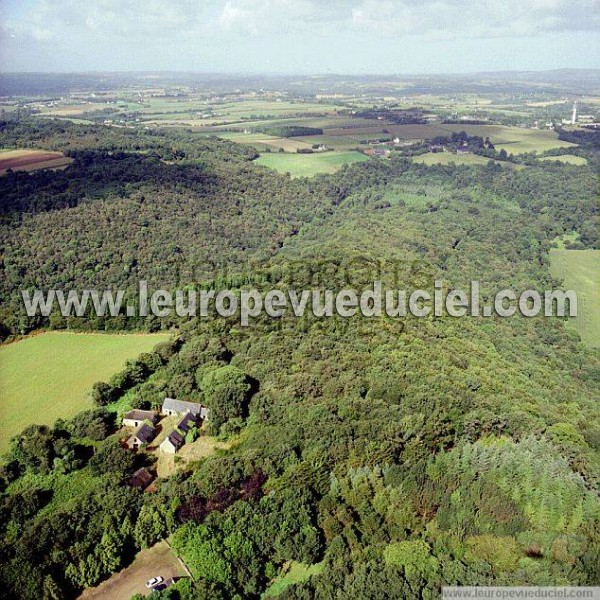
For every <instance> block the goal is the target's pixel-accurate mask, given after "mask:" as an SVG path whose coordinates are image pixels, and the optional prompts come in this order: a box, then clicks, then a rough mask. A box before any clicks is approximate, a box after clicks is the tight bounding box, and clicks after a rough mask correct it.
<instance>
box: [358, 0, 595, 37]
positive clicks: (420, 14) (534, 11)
mask: <svg viewBox="0 0 600 600" xmlns="http://www.w3.org/2000/svg"><path fill="white" fill-rule="evenodd" d="M599 9H600V3H599V1H598V0H503V2H498V1H497V0H462V1H461V2H460V3H456V2H453V1H451V0H422V1H416V0H361V1H360V2H357V3H356V4H355V5H354V6H353V8H352V24H353V27H354V29H355V30H358V31H364V32H369V33H374V32H379V33H380V35H388V36H393V35H422V36H425V37H429V38H452V37H459V36H469V37H472V38H479V37H490V36H491V37H512V36H531V35H539V34H542V33H547V32H558V31H584V30H588V31H589V30H600V10H599Z"/></svg>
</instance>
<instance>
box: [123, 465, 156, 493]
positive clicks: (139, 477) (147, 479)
mask: <svg viewBox="0 0 600 600" xmlns="http://www.w3.org/2000/svg"><path fill="white" fill-rule="evenodd" d="M153 481H154V475H153V474H152V473H150V471H148V469H146V468H145V467H142V468H141V469H138V470H137V471H136V472H135V473H134V474H133V475H132V476H131V477H130V478H129V479H128V480H127V485H128V486H130V487H133V488H137V489H139V490H144V489H146V488H147V487H148V486H149V485H150V484H151V483H152V482H153Z"/></svg>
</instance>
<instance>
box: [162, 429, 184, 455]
mask: <svg viewBox="0 0 600 600" xmlns="http://www.w3.org/2000/svg"><path fill="white" fill-rule="evenodd" d="M184 444H185V438H184V437H183V435H182V434H181V433H179V432H178V431H172V432H171V433H170V434H169V436H168V437H167V438H165V439H164V441H163V442H162V444H161V445H160V451H161V452H165V453H166V454H175V453H176V452H177V450H179V448H181V446H183V445H184Z"/></svg>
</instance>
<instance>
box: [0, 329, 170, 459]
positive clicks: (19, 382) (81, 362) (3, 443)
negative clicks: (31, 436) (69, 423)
mask: <svg viewBox="0 0 600 600" xmlns="http://www.w3.org/2000/svg"><path fill="white" fill-rule="evenodd" d="M167 339H169V335H167V334H150V335H142V334H124V335H120V334H114V335H113V334H87V333H67V332H50V333H43V334H41V335H36V336H32V337H29V338H26V339H24V340H21V341H19V342H14V343H12V344H7V345H5V346H2V347H0V396H1V397H2V411H1V412H2V419H1V420H0V452H1V451H4V450H6V449H7V447H8V442H9V440H10V437H11V436H13V435H15V434H16V433H18V432H19V431H21V429H23V428H24V427H25V426H27V425H30V424H31V423H41V424H47V425H50V424H52V423H53V422H54V421H55V420H56V419H58V418H60V417H62V418H68V417H72V416H73V415H75V414H76V413H78V412H79V411H81V410H84V409H86V408H91V407H92V401H91V399H90V397H89V395H88V393H89V390H90V389H91V387H92V385H93V384H94V383H96V382H97V381H100V380H106V379H108V378H109V377H110V376H111V375H113V374H114V373H116V372H118V371H119V370H120V369H121V368H122V367H123V366H124V365H125V361H126V360H128V359H132V358H136V357H137V356H138V355H139V354H141V353H142V352H148V351H150V350H152V348H153V347H154V346H155V345H156V344H158V343H159V342H163V341H166V340H167Z"/></svg>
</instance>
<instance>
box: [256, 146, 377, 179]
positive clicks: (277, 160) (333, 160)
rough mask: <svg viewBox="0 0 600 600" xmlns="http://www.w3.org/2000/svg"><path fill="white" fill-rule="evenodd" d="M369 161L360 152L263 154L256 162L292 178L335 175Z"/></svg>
mask: <svg viewBox="0 0 600 600" xmlns="http://www.w3.org/2000/svg"><path fill="white" fill-rule="evenodd" d="M365 160H369V159H368V157H367V156H365V155H364V154H361V153H360V152H352V151H350V152H321V153H315V154H288V153H283V152H271V153H266V154H262V155H261V156H260V158H258V159H257V160H256V162H257V163H258V164H260V165H264V166H265V167H269V168H271V169H275V170H276V171H279V172H280V173H290V175H291V176H292V177H312V176H314V175H317V174H319V173H335V171H337V170H339V169H340V168H341V167H342V165H344V164H351V163H354V162H362V161H365Z"/></svg>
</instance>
